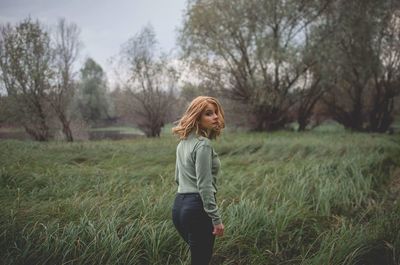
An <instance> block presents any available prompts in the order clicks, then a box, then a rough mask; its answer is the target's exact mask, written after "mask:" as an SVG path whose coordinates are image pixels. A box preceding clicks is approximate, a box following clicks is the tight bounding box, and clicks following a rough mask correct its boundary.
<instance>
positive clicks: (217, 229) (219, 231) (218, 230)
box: [212, 223, 225, 236]
mask: <svg viewBox="0 0 400 265" xmlns="http://www.w3.org/2000/svg"><path fill="white" fill-rule="evenodd" d="M224 228H225V227H224V225H223V224H222V223H221V224H219V225H214V231H213V232H212V233H213V235H216V236H223V235H224Z"/></svg>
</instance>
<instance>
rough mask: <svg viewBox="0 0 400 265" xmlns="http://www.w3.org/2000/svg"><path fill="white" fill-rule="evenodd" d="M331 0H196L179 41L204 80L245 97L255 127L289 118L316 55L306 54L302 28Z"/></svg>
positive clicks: (226, 92) (274, 125) (266, 126)
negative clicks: (306, 56) (305, 57)
mask: <svg viewBox="0 0 400 265" xmlns="http://www.w3.org/2000/svg"><path fill="white" fill-rule="evenodd" d="M328 3H329V1H319V2H318V3H317V2H313V1H295V0H290V1H283V0H273V1H271V0H251V1H239V0H233V1H232V0H217V1H211V0H205V1H192V2H191V3H190V4H189V7H188V10H187V17H186V20H185V22H184V27H183V29H182V32H181V39H180V43H181V47H182V50H183V51H184V55H185V58H187V59H188V60H190V61H191V62H192V65H193V69H195V70H197V71H198V72H199V73H200V75H201V76H202V78H203V79H204V80H205V81H206V82H213V83H214V86H215V88H218V89H219V91H221V92H222V93H223V94H224V95H226V96H228V97H230V98H232V99H234V100H238V101H241V102H242V103H245V104H246V105H247V106H248V108H249V112H250V113H251V114H252V115H253V117H254V128H255V129H256V130H275V129H279V128H282V127H283V126H284V125H285V124H286V123H287V122H288V121H290V119H291V118H290V115H289V110H290V108H291V107H292V105H293V104H294V100H295V98H294V97H293V95H292V92H293V90H295V89H296V86H297V83H298V81H299V80H300V79H301V78H302V77H303V76H305V75H306V74H307V71H308V70H309V68H310V67H311V66H313V65H314V64H315V62H313V61H312V60H303V58H302V56H301V54H302V53H303V50H304V45H303V40H302V39H304V36H303V35H304V28H306V27H308V26H309V25H310V24H311V23H313V22H314V21H316V20H317V19H318V18H319V17H320V15H321V14H322V12H323V10H324V9H325V8H326V6H327V5H328Z"/></svg>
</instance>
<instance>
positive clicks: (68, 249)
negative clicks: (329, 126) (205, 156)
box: [0, 130, 400, 265]
mask: <svg viewBox="0 0 400 265" xmlns="http://www.w3.org/2000/svg"><path fill="white" fill-rule="evenodd" d="M177 143H178V140H177V139H176V138H175V137H173V136H172V135H170V134H169V133H163V134H162V136H161V137H160V138H158V139H147V138H137V139H130V140H120V141H81V142H79V141H77V142H74V143H65V142H56V141H53V142H47V143H39V142H32V141H19V140H2V141H0V150H1V151H0V204H1V208H0V209H1V210H0V211H1V212H0V250H1V251H0V261H1V263H2V264H65V265H66V264H69V265H72V264H151V265H166V264H189V263H188V262H189V252H188V249H187V247H186V245H185V244H184V242H183V240H181V238H180V237H179V236H178V234H177V232H176V231H175V229H174V227H173V224H172V220H171V207H172V202H173V199H174V196H175V192H176V189H177V186H176V184H175V182H174V169H175V148H176V145H177ZM213 145H214V148H215V151H216V152H217V153H218V155H219V157H220V160H221V172H220V174H219V176H218V186H219V190H218V194H217V200H218V204H219V206H220V209H221V212H222V218H223V222H224V224H225V235H224V236H223V237H220V238H217V239H216V244H215V247H214V250H215V251H214V257H213V260H212V264H224V265H228V264H255V265H264V264H266V265H268V264H285V265H287V264H304V265H309V264H310V265H322V264H327V265H328V264H329V265H333V264H358V265H361V264H363V265H372V264H382V265H384V264H388V265H390V264H398V263H399V262H400V254H399V253H400V222H399V220H400V206H399V203H398V196H399V195H400V136H399V134H394V135H386V134H363V133H351V132H346V131H335V130H325V131H324V130H320V131H318V130H315V131H312V132H302V133H295V132H284V131H280V132H274V133H255V132H241V131H237V132H233V131H230V132H226V133H225V134H224V135H222V137H221V138H219V139H218V140H217V141H215V142H213Z"/></svg>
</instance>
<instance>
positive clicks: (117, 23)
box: [0, 0, 186, 77]
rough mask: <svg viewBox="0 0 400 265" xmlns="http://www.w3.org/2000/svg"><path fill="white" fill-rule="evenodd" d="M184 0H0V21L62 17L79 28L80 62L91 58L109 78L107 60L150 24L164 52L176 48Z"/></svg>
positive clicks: (48, 21)
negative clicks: (82, 46) (80, 42)
mask: <svg viewBox="0 0 400 265" xmlns="http://www.w3.org/2000/svg"><path fill="white" fill-rule="evenodd" d="M185 6H186V0H0V22H1V23H4V22H11V23H15V22H18V21H20V20H22V19H23V18H26V17H28V16H31V18H33V19H36V18H37V19H39V20H40V21H41V22H42V23H44V24H47V25H55V24H56V22H57V20H58V18H60V17H65V19H66V20H67V21H68V22H74V23H76V24H77V25H78V26H79V27H80V29H81V40H82V42H83V44H84V48H83V49H82V51H81V61H80V62H79V64H81V63H82V60H83V59H84V58H86V57H87V56H90V57H92V58H94V60H96V61H97V62H98V63H99V64H100V65H101V66H102V67H103V69H104V70H106V72H107V73H108V75H109V77H111V76H110V74H111V68H110V65H109V63H108V62H107V60H108V59H109V58H110V57H111V56H114V55H116V54H117V53H118V52H119V50H120V46H121V45H122V44H123V43H124V42H126V41H127V40H128V39H129V38H130V37H133V36H134V35H135V34H136V33H138V32H139V31H140V30H141V29H142V27H144V26H146V25H147V24H149V23H150V24H151V25H152V26H153V28H154V30H155V33H156V37H157V39H158V42H159V45H160V48H161V49H162V51H164V52H170V51H173V49H174V48H175V47H176V37H177V33H176V29H177V27H180V25H181V22H182V15H183V11H184V8H185Z"/></svg>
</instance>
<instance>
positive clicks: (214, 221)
mask: <svg viewBox="0 0 400 265" xmlns="http://www.w3.org/2000/svg"><path fill="white" fill-rule="evenodd" d="M212 223H213V225H219V224H222V220H221V218H218V219H215V220H212Z"/></svg>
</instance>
